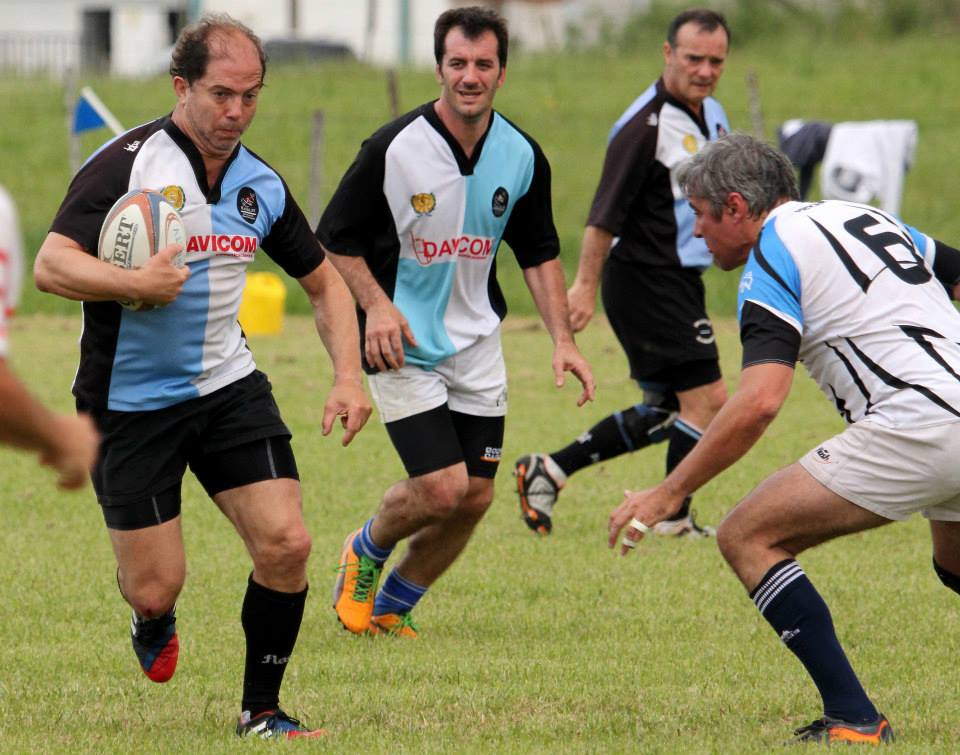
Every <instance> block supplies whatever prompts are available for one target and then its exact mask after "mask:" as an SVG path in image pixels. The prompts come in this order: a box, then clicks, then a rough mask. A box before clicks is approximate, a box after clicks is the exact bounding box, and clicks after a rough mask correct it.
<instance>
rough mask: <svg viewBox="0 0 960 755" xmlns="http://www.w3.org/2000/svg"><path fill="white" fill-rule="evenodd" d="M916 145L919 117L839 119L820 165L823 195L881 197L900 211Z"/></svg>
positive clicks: (860, 199) (884, 204)
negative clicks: (846, 120) (890, 119)
mask: <svg viewBox="0 0 960 755" xmlns="http://www.w3.org/2000/svg"><path fill="white" fill-rule="evenodd" d="M916 149H917V124H916V122H914V121H850V122H846V123H837V124H835V125H834V127H833V130H832V131H831V132H830V139H829V140H828V141H827V150H826V152H825V153H824V156H823V164H822V165H821V167H820V193H821V195H822V196H823V198H824V199H845V200H847V201H850V202H862V203H867V202H872V201H874V200H876V201H877V202H878V203H879V205H880V208H881V209H883V210H886V211H887V212H890V213H893V214H895V215H896V214H898V213H899V212H900V200H901V197H902V195H903V182H904V177H905V175H906V173H907V171H908V170H909V169H910V166H911V165H912V164H913V158H914V154H915V152H916Z"/></svg>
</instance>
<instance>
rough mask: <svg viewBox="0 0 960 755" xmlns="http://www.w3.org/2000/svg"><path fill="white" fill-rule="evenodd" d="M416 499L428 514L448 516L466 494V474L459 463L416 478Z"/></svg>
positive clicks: (440, 516)
mask: <svg viewBox="0 0 960 755" xmlns="http://www.w3.org/2000/svg"><path fill="white" fill-rule="evenodd" d="M416 490H417V499H418V502H419V504H420V507H421V508H422V509H423V510H424V511H425V512H426V513H427V515H428V516H430V517H432V518H436V519H447V518H449V517H450V516H451V515H452V514H453V513H454V512H455V511H456V510H457V509H458V508H459V507H460V504H461V503H462V502H463V500H464V499H465V498H466V496H467V475H466V472H465V471H464V470H463V469H462V468H461V466H460V465H458V466H457V467H450V468H449V469H445V470H441V471H440V472H435V473H433V474H430V475H425V476H424V477H422V478H418V479H417V484H416Z"/></svg>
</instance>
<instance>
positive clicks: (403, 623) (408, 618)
mask: <svg viewBox="0 0 960 755" xmlns="http://www.w3.org/2000/svg"><path fill="white" fill-rule="evenodd" d="M404 627H409V628H410V629H412V630H413V631H414V632H418V631H419V630H418V629H417V625H416V624H414V623H413V616H412V615H411V614H409V613H405V614H401V616H400V623H398V624H396V625H395V626H394V627H393V629H391V630H390V634H400V632H402V631H403V629H404Z"/></svg>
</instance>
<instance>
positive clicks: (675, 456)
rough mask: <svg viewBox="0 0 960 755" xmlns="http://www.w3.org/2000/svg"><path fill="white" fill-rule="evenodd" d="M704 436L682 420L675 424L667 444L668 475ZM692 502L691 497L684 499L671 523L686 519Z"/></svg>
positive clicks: (671, 518)
mask: <svg viewBox="0 0 960 755" xmlns="http://www.w3.org/2000/svg"><path fill="white" fill-rule="evenodd" d="M702 435H703V433H702V432H700V431H699V430H698V429H697V428H695V427H694V426H693V425H688V424H687V423H686V422H684V421H683V420H682V419H678V420H677V421H676V422H674V423H673V427H671V428H670V442H669V444H667V474H670V473H671V472H672V471H673V468H674V467H676V466H677V464H679V463H680V462H681V461H683V459H684V457H685V456H686V455H687V454H688V453H690V452H691V451H692V450H693V447H694V446H695V445H697V441H698V440H700V436H702ZM691 500H692V497H691V496H687V497H686V498H684V499H683V503H682V504H681V506H680V510H679V511H678V512H677V513H676V514H674V515H673V516H672V517H670V519H669V521H674V520H676V519H683V518H685V517H686V516H687V515H688V514H689V513H690V501H691Z"/></svg>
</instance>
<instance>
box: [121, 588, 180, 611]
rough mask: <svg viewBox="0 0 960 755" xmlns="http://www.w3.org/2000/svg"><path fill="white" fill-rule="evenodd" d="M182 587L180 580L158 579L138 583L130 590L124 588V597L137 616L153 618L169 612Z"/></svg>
mask: <svg viewBox="0 0 960 755" xmlns="http://www.w3.org/2000/svg"><path fill="white" fill-rule="evenodd" d="M182 587H183V581H182V580H180V581H176V580H163V579H158V580H153V581H151V582H149V583H145V584H142V585H139V586H137V587H136V588H135V589H132V590H131V589H129V588H126V589H125V590H124V597H125V598H126V599H127V602H128V603H129V604H130V606H131V607H132V608H133V610H134V611H136V612H137V615H138V616H141V617H143V618H145V619H155V618H157V617H158V616H163V615H164V614H165V613H169V611H170V610H171V609H172V608H173V606H174V605H175V604H176V602H177V597H178V596H179V595H180V590H181V589H182Z"/></svg>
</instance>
